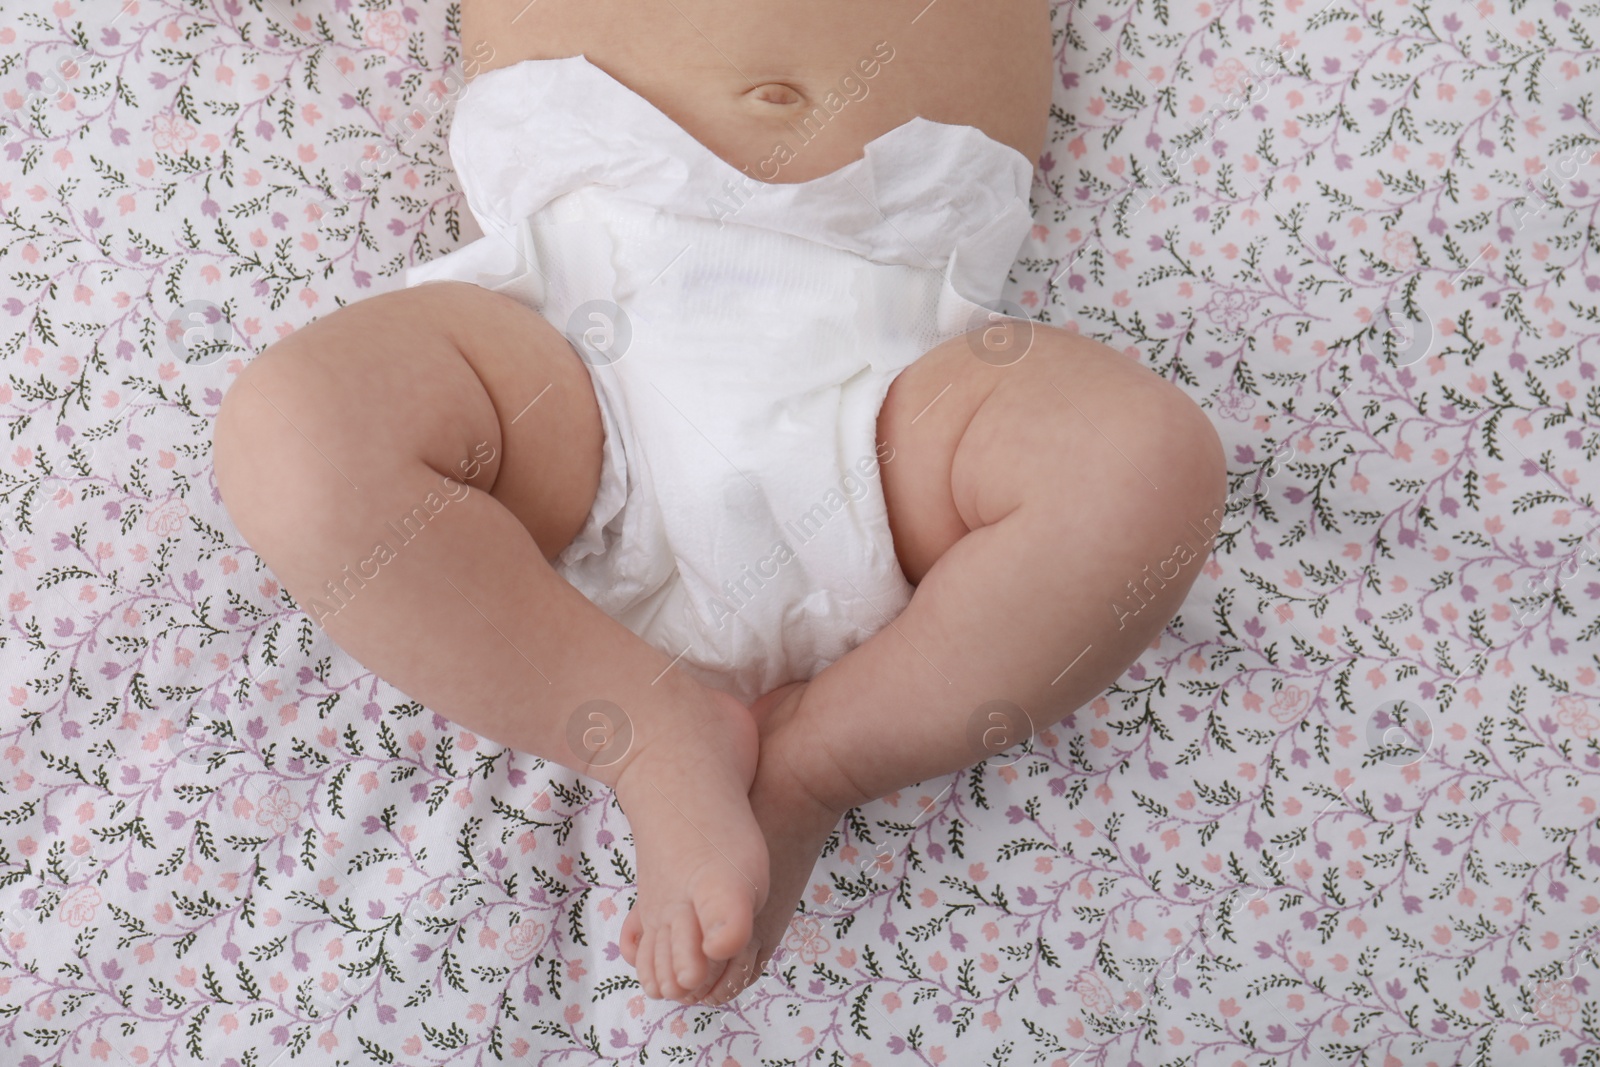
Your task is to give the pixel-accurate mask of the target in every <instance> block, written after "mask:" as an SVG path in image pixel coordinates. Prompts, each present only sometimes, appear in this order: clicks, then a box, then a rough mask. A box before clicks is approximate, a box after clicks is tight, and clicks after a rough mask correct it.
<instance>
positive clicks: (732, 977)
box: [704, 941, 760, 1004]
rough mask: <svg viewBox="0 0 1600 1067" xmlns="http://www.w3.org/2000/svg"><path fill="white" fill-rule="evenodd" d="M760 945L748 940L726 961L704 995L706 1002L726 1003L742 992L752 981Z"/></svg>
mask: <svg viewBox="0 0 1600 1067" xmlns="http://www.w3.org/2000/svg"><path fill="white" fill-rule="evenodd" d="M759 951H760V946H759V945H757V944H756V943H755V942H754V941H751V942H749V943H748V944H746V945H745V946H744V948H742V949H740V950H739V953H738V955H736V956H734V957H733V959H731V960H729V961H728V965H727V967H726V968H724V969H723V972H722V977H721V978H719V979H718V980H717V982H716V984H715V985H713V986H712V987H711V991H710V992H708V993H707V994H706V995H705V998H704V999H705V1002H706V1003H707V1004H726V1003H727V1002H728V1001H730V1000H732V999H733V998H734V997H737V996H738V995H739V994H740V993H742V992H744V990H745V988H746V987H747V986H749V985H750V983H751V982H752V981H754V979H755V976H756V971H755V966H756V954H757V953H758V952H759Z"/></svg>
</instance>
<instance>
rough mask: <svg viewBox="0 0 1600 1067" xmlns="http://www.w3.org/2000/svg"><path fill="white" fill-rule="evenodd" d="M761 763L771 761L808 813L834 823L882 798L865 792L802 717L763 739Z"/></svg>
mask: <svg viewBox="0 0 1600 1067" xmlns="http://www.w3.org/2000/svg"><path fill="white" fill-rule="evenodd" d="M802 703H803V702H802ZM761 760H762V762H763V763H766V762H768V761H771V763H772V766H773V770H774V771H775V772H776V774H775V775H774V777H775V779H776V780H777V783H778V784H779V785H781V786H782V787H783V788H784V790H785V792H786V793H788V794H790V795H791V796H792V797H793V798H795V799H797V800H799V801H801V802H803V803H805V805H806V806H807V808H808V809H809V811H808V814H810V815H815V816H817V817H818V818H819V819H823V820H824V821H829V822H830V824H831V823H832V822H837V821H838V820H839V819H840V818H841V817H842V816H843V815H844V813H845V812H847V811H849V810H850V809H851V808H856V807H860V806H861V805H862V804H866V803H869V802H871V801H873V800H876V799H878V798H877V797H876V796H872V795H870V794H868V793H867V792H865V791H864V790H862V789H861V787H860V786H859V785H858V784H857V781H856V778H855V776H854V775H853V774H852V772H851V769H850V767H849V766H847V765H846V763H845V761H843V760H841V759H840V758H839V757H838V756H836V755H835V754H834V752H833V751H832V749H831V748H830V747H829V746H828V744H827V743H826V741H825V740H824V739H823V738H820V737H818V736H817V734H816V731H815V730H814V729H812V728H811V725H810V724H809V723H807V722H806V721H805V719H804V717H803V716H802V715H799V714H796V715H795V716H794V717H792V718H791V719H790V720H789V728H787V729H778V730H774V731H773V732H772V733H770V734H768V735H766V736H764V737H763V738H762V743H761Z"/></svg>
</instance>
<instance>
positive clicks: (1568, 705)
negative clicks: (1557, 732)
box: [1556, 693, 1600, 740]
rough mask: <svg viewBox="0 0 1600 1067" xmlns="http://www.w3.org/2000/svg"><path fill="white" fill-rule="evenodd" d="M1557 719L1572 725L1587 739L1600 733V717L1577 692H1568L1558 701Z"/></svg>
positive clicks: (1579, 734) (1577, 732) (1573, 730)
mask: <svg viewBox="0 0 1600 1067" xmlns="http://www.w3.org/2000/svg"><path fill="white" fill-rule="evenodd" d="M1556 721H1557V722H1559V723H1560V724H1561V725H1562V726H1567V727H1571V729H1572V732H1573V733H1575V734H1577V735H1578V736H1579V737H1581V738H1583V739H1585V740H1588V739H1589V738H1591V737H1593V736H1594V735H1595V734H1597V733H1600V717H1597V716H1596V715H1595V713H1594V712H1592V711H1590V710H1589V708H1588V706H1587V701H1585V700H1584V699H1583V697H1581V696H1578V695H1577V694H1576V693H1568V694H1567V695H1566V696H1564V697H1562V698H1561V699H1560V700H1557V701H1556Z"/></svg>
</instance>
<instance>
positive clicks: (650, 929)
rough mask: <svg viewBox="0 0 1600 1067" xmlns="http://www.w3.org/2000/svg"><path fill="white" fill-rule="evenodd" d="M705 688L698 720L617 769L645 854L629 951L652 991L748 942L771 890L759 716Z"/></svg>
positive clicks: (706, 970) (668, 987)
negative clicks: (758, 773) (760, 799)
mask: <svg viewBox="0 0 1600 1067" xmlns="http://www.w3.org/2000/svg"><path fill="white" fill-rule="evenodd" d="M707 692H708V693H709V702H708V704H707V705H706V706H705V709H704V710H703V711H702V712H700V717H699V718H698V719H693V720H691V721H689V722H687V723H686V724H685V725H684V726H683V728H681V729H677V728H674V729H672V730H670V731H668V732H664V733H663V735H662V736H660V737H657V738H654V739H652V740H650V741H649V742H648V743H646V744H644V745H642V746H639V747H637V748H636V749H635V751H633V752H631V753H630V754H629V757H628V759H627V761H626V762H625V763H623V764H621V767H622V769H621V771H620V773H619V774H618V775H617V776H616V777H615V778H614V782H615V787H616V791H617V800H618V801H619V802H620V803H621V805H622V810H623V812H624V813H625V814H626V815H627V816H628V822H629V825H630V826H631V827H632V830H633V840H634V843H635V845H636V848H637V852H638V862H639V873H638V887H639V896H638V900H637V902H636V903H635V904H634V907H633V910H632V911H631V912H630V913H629V915H628V921H627V923H626V924H625V925H624V928H623V938H622V954H623V956H624V957H625V958H626V959H627V961H628V962H629V963H630V964H632V965H633V966H634V967H635V968H636V969H637V970H638V973H639V984H640V986H641V987H642V988H643V989H644V992H645V995H647V996H650V997H671V998H674V999H681V998H683V997H684V996H685V995H686V994H687V992H688V991H690V990H693V989H695V988H697V987H699V986H701V985H703V984H704V983H705V982H706V981H707V979H708V978H709V977H710V968H711V966H712V964H713V962H718V963H720V961H723V960H726V959H728V958H729V957H730V956H732V955H733V954H734V953H735V952H736V951H738V950H739V949H740V948H741V947H742V946H743V945H745V944H746V943H748V941H749V940H750V935H751V923H752V919H753V917H754V915H755V912H756V909H757V908H759V907H761V905H762V904H763V903H764V902H765V901H766V897H767V885H768V874H767V849H766V844H765V842H763V840H762V837H761V829H760V827H759V826H757V825H756V821H755V817H754V815H753V814H752V813H751V810H750V803H749V800H748V797H747V794H748V792H749V789H750V783H751V779H752V778H753V777H754V775H755V768H756V743H757V733H756V725H755V721H754V720H753V719H752V718H751V717H750V712H749V711H748V710H747V709H746V708H745V707H744V705H742V704H740V703H739V702H738V701H737V700H736V699H734V698H733V697H731V696H729V695H727V694H725V693H719V692H716V691H712V690H708V691H707Z"/></svg>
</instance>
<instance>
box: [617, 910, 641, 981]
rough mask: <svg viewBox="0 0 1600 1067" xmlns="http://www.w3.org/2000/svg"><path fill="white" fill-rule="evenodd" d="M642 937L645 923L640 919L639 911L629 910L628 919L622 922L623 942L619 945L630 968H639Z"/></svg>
mask: <svg viewBox="0 0 1600 1067" xmlns="http://www.w3.org/2000/svg"><path fill="white" fill-rule="evenodd" d="M642 937H644V922H643V921H642V920H641V919H640V918H639V909H638V908H632V909H629V911H628V917H627V918H625V919H623V920H622V940H621V941H620V942H619V943H618V944H619V946H620V947H621V949H622V958H623V959H625V960H627V961H628V966H629V967H635V968H637V967H638V966H639V940H640V938H642Z"/></svg>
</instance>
